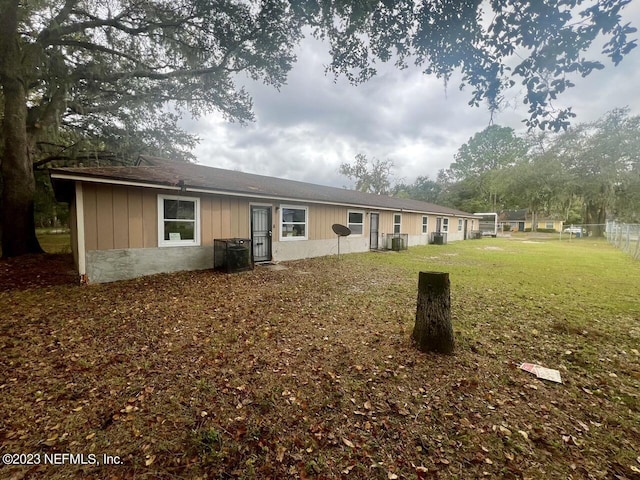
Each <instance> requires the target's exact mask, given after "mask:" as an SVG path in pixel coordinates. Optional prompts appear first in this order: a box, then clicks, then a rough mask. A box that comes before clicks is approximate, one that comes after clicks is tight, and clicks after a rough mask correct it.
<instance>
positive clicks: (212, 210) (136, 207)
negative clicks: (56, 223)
mask: <svg viewBox="0 0 640 480" xmlns="http://www.w3.org/2000/svg"><path fill="white" fill-rule="evenodd" d="M83 191H84V221H85V231H84V235H85V246H86V249H87V250H110V249H123V248H154V247H157V246H158V195H163V194H165V195H175V194H176V192H175V191H162V190H152V189H143V188H136V187H124V186H117V185H101V184H91V183H85V184H83ZM185 196H187V197H198V198H200V219H201V221H200V240H201V245H203V246H209V245H213V240H214V239H215V238H229V237H241V238H249V237H250V235H251V228H250V218H249V200H248V199H243V198H231V197H217V196H211V195H193V194H186V195H185Z"/></svg>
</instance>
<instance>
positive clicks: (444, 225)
mask: <svg viewBox="0 0 640 480" xmlns="http://www.w3.org/2000/svg"><path fill="white" fill-rule="evenodd" d="M440 232H441V233H449V217H442V224H441V225H440Z"/></svg>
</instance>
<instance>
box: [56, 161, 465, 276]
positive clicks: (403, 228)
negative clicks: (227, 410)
mask: <svg viewBox="0 0 640 480" xmlns="http://www.w3.org/2000/svg"><path fill="white" fill-rule="evenodd" d="M50 176H51V180H52V184H53V187H54V191H55V193H56V197H57V198H58V199H59V200H60V201H64V202H68V203H69V204H70V215H71V218H70V224H71V244H72V251H73V255H74V259H75V263H76V267H77V269H78V273H79V275H80V278H81V281H83V282H92V283H99V282H109V281H114V280H122V279H127V278H134V277H138V276H142V275H150V274H154V273H162V272H172V271H179V270H198V269H207V268H213V243H214V239H223V238H247V239H251V243H252V257H253V259H254V260H255V261H256V262H267V261H280V260H293V259H299V258H308V257H317V256H323V255H332V254H335V253H337V242H336V238H337V237H336V235H335V234H334V233H333V231H332V229H331V227H332V225H333V224H335V223H339V224H343V225H346V226H348V227H349V228H350V229H351V231H352V235H350V236H349V237H345V238H343V239H342V240H341V244H340V250H341V252H342V253H349V252H364V251H367V250H370V249H371V250H374V249H378V248H381V247H384V246H386V245H388V244H389V243H390V242H388V240H389V239H390V238H391V237H393V236H394V235H396V236H397V235H402V236H403V238H405V239H406V242H407V244H408V245H407V246H412V245H423V244H427V243H432V242H433V235H434V233H436V232H442V233H443V234H445V241H455V240H463V239H466V238H468V233H469V232H471V231H472V230H475V229H476V228H477V221H478V220H477V219H476V218H475V217H474V216H473V215H471V214H469V213H465V212H462V211H459V210H455V209H452V208H447V207H442V206H438V205H434V204H430V203H425V202H420V201H416V200H409V199H402V198H395V197H388V196H383V195H373V194H368V193H363V192H358V191H354V190H346V189H341V188H334V187H326V186H320V185H314V184H310V183H303V182H297V181H291V180H284V179H279V178H273V177H266V176H261V175H253V174H247V173H241V172H236V171H231V170H222V169H219V168H211V167H205V166H202V165H196V164H188V163H182V162H175V161H170V160H165V159H158V158H152V157H140V159H139V160H138V162H137V164H136V165H135V166H119V167H78V168H54V169H51V171H50ZM439 237H440V240H441V238H442V236H439Z"/></svg>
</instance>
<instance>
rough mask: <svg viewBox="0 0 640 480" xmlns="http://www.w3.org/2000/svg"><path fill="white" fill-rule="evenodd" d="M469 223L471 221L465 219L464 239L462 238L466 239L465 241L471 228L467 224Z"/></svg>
mask: <svg viewBox="0 0 640 480" xmlns="http://www.w3.org/2000/svg"><path fill="white" fill-rule="evenodd" d="M468 221H469V220H467V219H465V221H464V237H462V238H464V239H465V240H466V239H467V229H468V228H469V225H468V224H467V222H468Z"/></svg>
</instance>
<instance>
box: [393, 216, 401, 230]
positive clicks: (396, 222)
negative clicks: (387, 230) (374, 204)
mask: <svg viewBox="0 0 640 480" xmlns="http://www.w3.org/2000/svg"><path fill="white" fill-rule="evenodd" d="M401 225H402V215H401V214H400V213H394V214H393V233H400V227H401Z"/></svg>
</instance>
